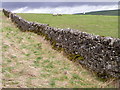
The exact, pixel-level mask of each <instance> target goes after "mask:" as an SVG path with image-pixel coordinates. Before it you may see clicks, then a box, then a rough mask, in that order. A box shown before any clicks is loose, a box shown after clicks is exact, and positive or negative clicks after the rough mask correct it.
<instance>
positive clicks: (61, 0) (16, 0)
mask: <svg viewBox="0 0 120 90" xmlns="http://www.w3.org/2000/svg"><path fill="white" fill-rule="evenodd" d="M1 1H2V2H119V0H1Z"/></svg>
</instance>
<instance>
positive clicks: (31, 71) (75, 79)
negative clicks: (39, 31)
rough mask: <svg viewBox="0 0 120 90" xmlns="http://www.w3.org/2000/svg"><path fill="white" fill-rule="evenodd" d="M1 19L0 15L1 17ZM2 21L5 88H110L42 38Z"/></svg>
mask: <svg viewBox="0 0 120 90" xmlns="http://www.w3.org/2000/svg"><path fill="white" fill-rule="evenodd" d="M0 15H2V14H0ZM0 18H1V19H2V36H3V41H2V48H3V49H2V57H3V63H2V73H3V77H2V78H3V81H2V83H3V87H4V88H6V87H7V88H12V87H14V88H16V87H17V88H25V87H29V88H31V87H36V88H38V87H39V88H52V87H62V88H100V87H104V88H107V87H113V86H112V85H108V84H111V80H110V81H107V82H103V81H101V80H99V79H98V78H97V77H95V76H94V75H93V74H91V73H90V72H88V71H87V70H85V69H84V68H82V67H81V66H80V65H76V64H75V63H73V62H72V61H70V60H68V59H67V58H66V57H65V56H64V55H63V53H62V52H61V53H60V52H57V51H55V50H53V49H52V48H51V45H50V44H49V42H48V41H45V40H44V38H43V37H41V36H38V35H36V34H34V33H31V32H21V31H20V30H19V29H18V28H16V27H15V25H14V24H13V23H12V22H11V21H10V20H9V19H8V18H6V17H5V16H3V15H2V17H0Z"/></svg>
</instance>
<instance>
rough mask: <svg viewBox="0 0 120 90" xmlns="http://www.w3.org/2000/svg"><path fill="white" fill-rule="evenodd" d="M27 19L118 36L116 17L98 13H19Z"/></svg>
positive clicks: (103, 34) (97, 33)
mask: <svg viewBox="0 0 120 90" xmlns="http://www.w3.org/2000/svg"><path fill="white" fill-rule="evenodd" d="M18 15H20V16H21V17H22V18H24V19H26V20H28V21H34V22H39V23H45V24H49V25H50V26H54V27H58V28H71V29H76V30H80V31H84V32H88V33H92V34H96V35H101V36H111V37H118V17H117V16H99V15H63V16H53V15H52V14H29V13H19V14H18Z"/></svg>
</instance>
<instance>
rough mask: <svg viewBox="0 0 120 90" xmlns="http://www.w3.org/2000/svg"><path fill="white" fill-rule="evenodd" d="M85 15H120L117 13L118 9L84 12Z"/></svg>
mask: <svg viewBox="0 0 120 90" xmlns="http://www.w3.org/2000/svg"><path fill="white" fill-rule="evenodd" d="M76 14H79V15H83V13H76ZM85 15H108V16H120V15H118V10H104V11H93V12H86V13H85Z"/></svg>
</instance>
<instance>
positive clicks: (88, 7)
mask: <svg viewBox="0 0 120 90" xmlns="http://www.w3.org/2000/svg"><path fill="white" fill-rule="evenodd" d="M64 1H65V0H64ZM81 1H82V0H81ZM89 1H90V0H89ZM2 8H6V9H8V10H10V11H12V12H14V13H61V14H74V13H83V12H91V11H101V10H115V9H118V2H2Z"/></svg>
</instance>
